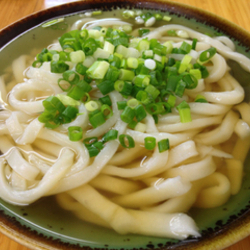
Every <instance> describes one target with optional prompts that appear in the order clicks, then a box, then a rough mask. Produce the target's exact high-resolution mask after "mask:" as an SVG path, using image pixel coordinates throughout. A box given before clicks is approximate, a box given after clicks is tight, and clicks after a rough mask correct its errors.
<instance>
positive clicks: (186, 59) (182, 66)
mask: <svg viewBox="0 0 250 250" xmlns="http://www.w3.org/2000/svg"><path fill="white" fill-rule="evenodd" d="M191 60H192V56H190V55H185V56H184V57H183V59H182V60H181V64H180V67H179V69H178V73H179V74H181V73H183V72H185V71H186V70H187V68H188V65H189V63H190V62H191Z"/></svg>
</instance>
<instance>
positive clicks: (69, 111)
mask: <svg viewBox="0 0 250 250" xmlns="http://www.w3.org/2000/svg"><path fill="white" fill-rule="evenodd" d="M77 113H78V109H77V108H75V107H73V106H67V107H66V109H64V111H63V112H62V115H64V116H66V117H68V118H70V119H74V118H76V115H77Z"/></svg>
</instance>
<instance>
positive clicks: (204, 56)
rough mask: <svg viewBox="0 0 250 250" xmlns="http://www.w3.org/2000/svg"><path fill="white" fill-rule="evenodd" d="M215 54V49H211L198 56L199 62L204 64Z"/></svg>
mask: <svg viewBox="0 0 250 250" xmlns="http://www.w3.org/2000/svg"><path fill="white" fill-rule="evenodd" d="M215 54H216V48H214V47H211V48H209V49H207V50H205V51H203V52H202V53H201V54H200V57H199V61H200V62H201V63H205V62H207V61H209V60H210V59H211V58H212V57H213V56H214V55H215Z"/></svg>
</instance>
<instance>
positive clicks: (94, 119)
mask: <svg viewBox="0 0 250 250" xmlns="http://www.w3.org/2000/svg"><path fill="white" fill-rule="evenodd" d="M105 121H106V120H105V117H104V115H103V113H102V112H101V111H99V112H98V113H96V114H94V115H93V116H90V117H89V122H90V123H91V125H92V126H93V127H94V128H97V127H99V126H101V125H102V124H103V123H105Z"/></svg>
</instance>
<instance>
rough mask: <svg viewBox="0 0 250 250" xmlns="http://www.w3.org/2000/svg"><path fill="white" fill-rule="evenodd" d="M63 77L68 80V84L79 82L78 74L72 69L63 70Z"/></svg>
mask: <svg viewBox="0 0 250 250" xmlns="http://www.w3.org/2000/svg"><path fill="white" fill-rule="evenodd" d="M63 79H64V80H65V81H68V82H69V83H70V84H76V83H78V82H79V79H80V77H79V75H78V74H77V73H76V72H74V71H73V70H67V71H65V72H63Z"/></svg>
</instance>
